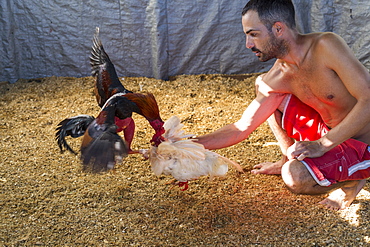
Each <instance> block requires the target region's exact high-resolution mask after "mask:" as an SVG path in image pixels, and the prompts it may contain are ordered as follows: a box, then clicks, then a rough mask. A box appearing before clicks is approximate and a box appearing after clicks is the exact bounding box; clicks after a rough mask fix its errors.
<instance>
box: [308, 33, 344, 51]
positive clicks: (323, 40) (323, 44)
mask: <svg viewBox="0 0 370 247" xmlns="http://www.w3.org/2000/svg"><path fill="white" fill-rule="evenodd" d="M308 37H309V39H311V42H312V48H318V49H320V48H323V49H332V48H334V47H333V46H337V45H343V39H342V38H341V37H340V36H339V35H338V34H335V33H333V32H320V33H311V34H308Z"/></svg>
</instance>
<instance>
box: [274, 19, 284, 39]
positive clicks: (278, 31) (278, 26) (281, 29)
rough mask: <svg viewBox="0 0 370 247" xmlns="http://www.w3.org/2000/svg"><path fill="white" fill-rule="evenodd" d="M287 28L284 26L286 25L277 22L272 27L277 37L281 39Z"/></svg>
mask: <svg viewBox="0 0 370 247" xmlns="http://www.w3.org/2000/svg"><path fill="white" fill-rule="evenodd" d="M285 28H286V26H285V25H284V23H282V22H280V21H277V22H275V23H274V25H273V26H272V32H273V33H274V34H275V36H276V37H280V36H281V35H282V34H283V32H284V30H285Z"/></svg>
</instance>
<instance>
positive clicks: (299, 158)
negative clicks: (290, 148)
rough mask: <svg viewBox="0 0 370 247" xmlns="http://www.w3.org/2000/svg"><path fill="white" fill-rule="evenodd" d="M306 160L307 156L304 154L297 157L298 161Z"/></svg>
mask: <svg viewBox="0 0 370 247" xmlns="http://www.w3.org/2000/svg"><path fill="white" fill-rule="evenodd" d="M304 158H306V156H305V155H304V154H300V155H299V156H298V157H297V160H299V161H302V160H304Z"/></svg>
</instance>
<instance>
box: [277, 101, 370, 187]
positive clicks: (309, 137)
mask: <svg viewBox="0 0 370 247" xmlns="http://www.w3.org/2000/svg"><path fill="white" fill-rule="evenodd" d="M288 97H289V98H288V101H287V103H286V105H285V109H284V112H283V128H284V129H285V130H286V132H287V134H288V136H290V137H292V138H294V139H295V140H297V141H315V140H318V139H320V138H321V137H322V136H323V135H325V134H326V133H327V132H328V131H329V128H328V127H327V126H326V124H325V123H324V121H323V120H322V119H321V116H320V114H318V113H317V112H316V111H315V110H314V109H313V108H311V107H310V106H308V105H306V104H304V103H303V102H302V101H300V100H299V99H298V98H297V97H295V96H294V95H289V96H288ZM302 163H303V164H304V165H305V166H306V168H307V169H308V171H309V172H310V174H311V175H312V177H313V178H314V179H315V181H316V182H317V183H318V184H319V185H321V186H329V185H331V184H333V183H336V182H341V181H346V180H361V179H366V178H368V177H370V148H369V146H368V144H366V143H363V142H360V141H357V140H354V139H348V140H347V141H345V142H343V143H341V144H340V145H338V146H336V147H334V148H333V149H331V150H330V151H328V152H326V153H325V154H324V155H323V156H321V157H318V158H305V159H304V160H303V161H302Z"/></svg>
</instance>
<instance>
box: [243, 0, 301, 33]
mask: <svg viewBox="0 0 370 247" xmlns="http://www.w3.org/2000/svg"><path fill="white" fill-rule="evenodd" d="M250 10H254V11H256V12H257V13H258V16H259V18H260V20H261V22H262V23H263V24H264V25H265V26H266V28H267V29H268V30H271V28H272V26H273V25H274V23H275V22H277V21H281V22H284V23H285V24H286V25H287V26H288V27H289V28H292V29H293V28H295V27H296V24H295V11H294V6H293V3H292V1H291V0H250V1H249V2H248V3H247V4H246V5H245V6H244V8H243V11H242V16H244V15H245V14H246V13H247V12H248V11H250Z"/></svg>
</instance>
